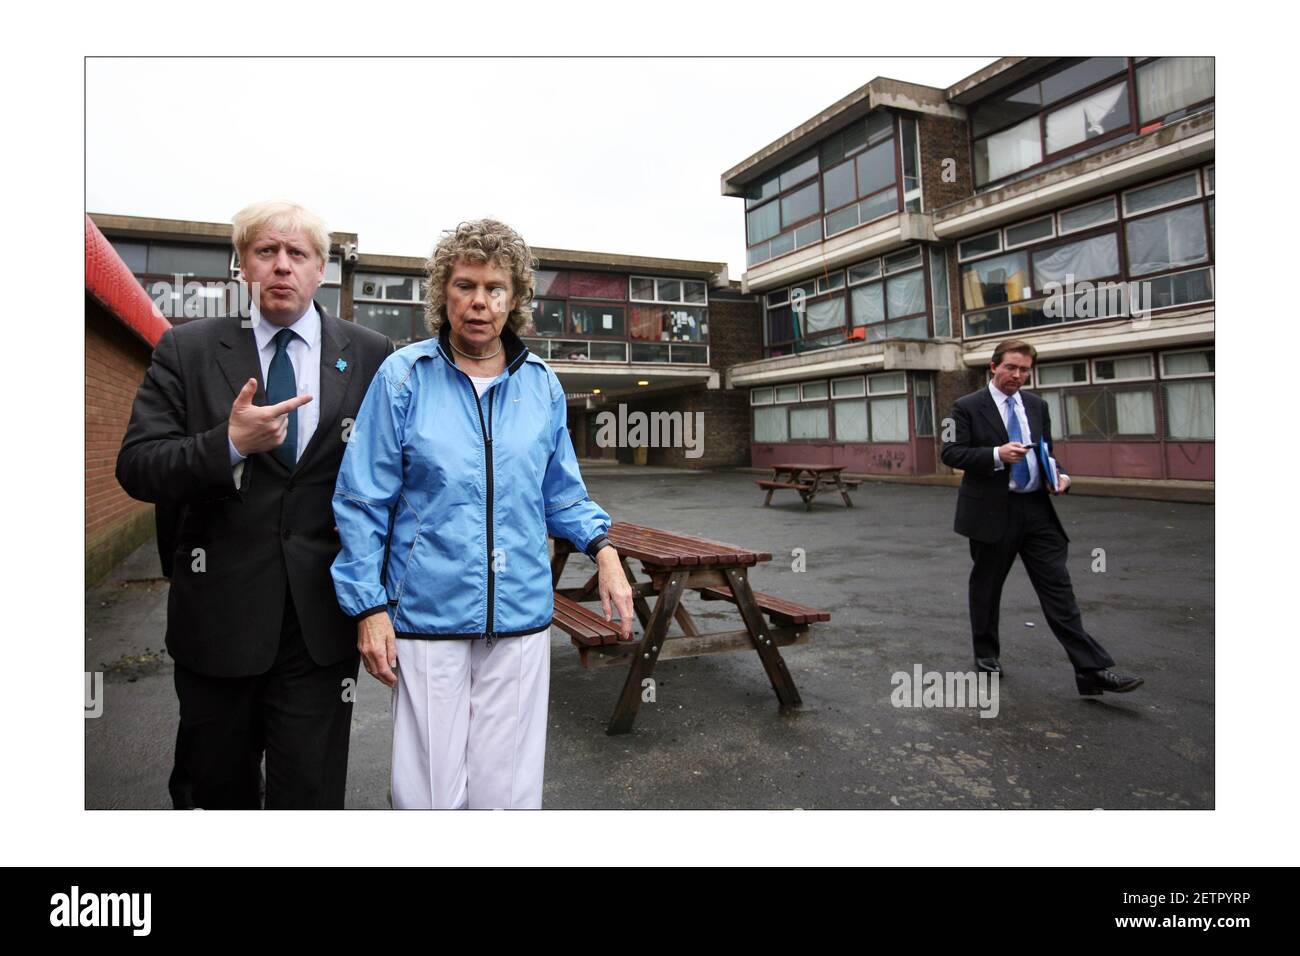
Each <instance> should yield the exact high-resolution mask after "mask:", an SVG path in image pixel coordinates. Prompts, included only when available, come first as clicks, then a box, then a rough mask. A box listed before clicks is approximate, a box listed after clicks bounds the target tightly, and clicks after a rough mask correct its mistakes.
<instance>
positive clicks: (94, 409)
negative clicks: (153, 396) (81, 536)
mask: <svg viewBox="0 0 1300 956" xmlns="http://www.w3.org/2000/svg"><path fill="white" fill-rule="evenodd" d="M149 354H150V350H149V347H148V346H147V345H145V343H144V342H142V341H141V340H140V339H139V338H137V337H136V336H134V335H132V334H131V333H130V332H128V331H127V330H126V328H125V326H123V324H122V323H121V321H120V320H118V319H117V318H116V317H114V316H113V315H112V314H110V313H109V312H108V311H107V310H105V309H104V307H103V306H101V305H100V304H99V303H98V302H97V301H96V300H95V299H93V298H92V297H91V296H89V295H88V296H86V378H85V387H86V399H85V401H86V406H85V407H86V586H87V587H89V586H91V585H92V584H94V583H95V582H96V581H98V580H99V579H100V578H102V577H103V576H104V575H105V574H107V573H108V571H109V570H111V569H112V567H113V565H115V564H116V563H117V562H118V561H120V560H121V559H122V558H124V557H126V555H128V554H130V553H131V551H133V550H134V549H135V548H137V547H138V546H139V545H140V544H141V543H143V542H144V541H146V540H148V538H149V536H150V535H151V534H152V533H153V506H152V505H148V504H144V503H142V502H139V501H134V500H132V499H131V498H130V497H128V496H127V494H126V492H125V491H123V490H122V487H121V485H119V484H118V483H117V479H116V478H115V477H114V469H115V468H116V465H117V452H118V449H119V448H120V447H121V445H122V436H123V435H124V434H125V432H126V425H127V422H128V421H129V420H130V418H131V404H132V402H133V401H134V400H135V393H136V389H138V388H139V387H140V382H141V381H143V380H144V373H145V369H147V368H148V367H149Z"/></svg>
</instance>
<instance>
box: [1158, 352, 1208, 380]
mask: <svg viewBox="0 0 1300 956" xmlns="http://www.w3.org/2000/svg"><path fill="white" fill-rule="evenodd" d="M1160 361H1161V363H1162V365H1163V366H1164V374H1165V375H1209V374H1210V373H1212V372H1213V371H1214V353H1213V352H1174V353H1165V354H1164V355H1162V356H1160Z"/></svg>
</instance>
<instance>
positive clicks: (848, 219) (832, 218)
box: [826, 204, 858, 236]
mask: <svg viewBox="0 0 1300 956" xmlns="http://www.w3.org/2000/svg"><path fill="white" fill-rule="evenodd" d="M857 224H858V207H857V205H856V204H854V205H852V206H845V207H844V208H843V209H841V210H840V211H839V212H833V213H831V214H830V215H829V216H827V217H826V235H828V236H833V235H835V234H837V233H841V232H843V231H844V230H845V229H852V228H853V227H854V226H856V225H857Z"/></svg>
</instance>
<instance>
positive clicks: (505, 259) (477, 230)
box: [424, 219, 534, 335]
mask: <svg viewBox="0 0 1300 956" xmlns="http://www.w3.org/2000/svg"><path fill="white" fill-rule="evenodd" d="M462 259H463V260H466V261H468V262H486V263H490V264H491V265H494V266H500V267H503V268H505V269H508V270H509V271H510V279H511V282H512V284H513V285H514V294H515V298H516V304H515V307H514V308H513V309H511V310H510V315H509V317H508V318H507V319H506V322H507V324H508V325H509V326H510V328H511V330H512V331H514V332H518V331H520V330H521V329H523V328H524V326H526V325H527V324H528V323H529V321H531V319H532V315H533V268H534V262H533V254H532V251H531V250H530V249H529V248H528V243H526V242H524V237H523V236H521V235H519V233H517V232H515V231H514V230H513V229H511V228H510V227H509V226H507V225H506V224H505V223H504V222H500V221H498V220H496V219H475V220H473V221H472V222H462V223H461V224H460V225H458V226H457V227H456V228H455V229H448V230H446V231H445V232H443V234H442V238H441V239H440V240H439V241H438V245H437V247H436V248H434V250H433V255H431V256H430V257H429V261H428V262H426V263H425V264H424V267H425V271H426V274H427V275H428V278H429V283H428V292H427V293H426V294H425V304H424V322H425V325H426V326H428V329H429V331H430V332H431V333H433V334H435V335H436V334H437V332H438V328H439V327H440V326H441V325H442V323H443V322H445V321H446V320H447V296H446V288H447V280H448V279H450V278H451V271H452V268H453V267H454V266H455V265H456V263H457V262H458V261H460V260H462Z"/></svg>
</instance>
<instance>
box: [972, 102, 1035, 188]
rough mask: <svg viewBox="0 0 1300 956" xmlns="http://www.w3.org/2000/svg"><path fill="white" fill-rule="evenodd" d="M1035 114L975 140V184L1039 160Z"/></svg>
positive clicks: (995, 178)
mask: <svg viewBox="0 0 1300 956" xmlns="http://www.w3.org/2000/svg"><path fill="white" fill-rule="evenodd" d="M1042 159H1043V143H1042V136H1041V134H1040V133H1039V129H1038V118H1037V117H1034V118H1033V119H1028V120H1025V122H1023V123H1021V124H1019V125H1018V126H1013V127H1011V129H1008V130H1003V131H1002V132H1001V133H994V134H993V135H992V136H987V137H985V138H984V139H981V140H976V142H975V185H977V186H983V185H984V184H985V183H991V182H993V181H994V180H998V179H1001V178H1002V177H1004V176H1010V175H1011V174H1012V173H1018V172H1020V170H1022V169H1027V168H1028V167H1030V166H1033V165H1034V164H1035V163H1039V162H1042Z"/></svg>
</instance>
